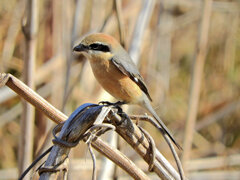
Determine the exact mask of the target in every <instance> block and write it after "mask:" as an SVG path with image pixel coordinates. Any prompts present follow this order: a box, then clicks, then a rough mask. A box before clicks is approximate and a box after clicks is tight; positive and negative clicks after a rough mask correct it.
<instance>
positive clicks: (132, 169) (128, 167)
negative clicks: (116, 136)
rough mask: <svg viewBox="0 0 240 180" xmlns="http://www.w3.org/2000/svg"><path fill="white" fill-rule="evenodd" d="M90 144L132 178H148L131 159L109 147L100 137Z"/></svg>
mask: <svg viewBox="0 0 240 180" xmlns="http://www.w3.org/2000/svg"><path fill="white" fill-rule="evenodd" d="M92 146H93V147H94V148H95V149H96V150H97V151H98V152H100V153H102V154H104V155H105V156H106V157H108V158H109V159H111V160H112V161H113V162H115V163H116V164H117V165H118V166H119V167H121V168H122V169H123V170H125V171H126V172H128V173H129V175H131V176H132V177H133V178H134V179H146V180H148V179H149V178H148V177H147V175H146V174H145V173H144V172H143V171H142V170H141V169H139V168H138V167H137V166H136V165H135V164H134V163H133V162H132V161H131V160H129V159H128V158H127V157H126V156H125V155H124V154H122V153H121V152H120V151H118V150H116V149H114V148H112V147H110V146H109V145H108V144H106V143H105V142H104V141H102V140H101V139H99V138H97V139H96V140H95V141H93V142H92Z"/></svg>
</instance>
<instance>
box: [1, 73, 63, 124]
mask: <svg viewBox="0 0 240 180" xmlns="http://www.w3.org/2000/svg"><path fill="white" fill-rule="evenodd" d="M5 84H6V85H7V86H8V87H9V88H11V89H12V90H13V91H15V92H16V93H17V94H18V95H19V96H21V97H22V98H24V99H25V100H26V101H28V102H29V103H31V104H32V105H33V106H35V107H36V108H37V109H38V110H40V111H41V112H43V113H44V114H45V115H46V116H48V117H49V118H50V119H52V120H53V121H54V122H55V123H57V124H60V123H62V122H64V121H65V120H66V119H67V116H66V115H65V114H63V113H62V112H60V111H59V110H57V109H56V108H55V107H53V106H52V105H51V104H49V103H48V102H47V101H46V100H45V99H43V98H42V97H41V96H39V95H38V94H37V93H36V92H35V91H33V90H32V89H31V88H29V87H28V86H26V85H25V84H24V83H23V82H21V81H20V80H18V79H17V78H15V77H14V76H12V75H11V74H5V73H1V74H0V86H1V85H5Z"/></svg>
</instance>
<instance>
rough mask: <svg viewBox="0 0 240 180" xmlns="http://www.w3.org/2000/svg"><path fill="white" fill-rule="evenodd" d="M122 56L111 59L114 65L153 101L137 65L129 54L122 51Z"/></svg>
mask: <svg viewBox="0 0 240 180" xmlns="http://www.w3.org/2000/svg"><path fill="white" fill-rule="evenodd" d="M119 54H121V55H118V54H117V55H115V56H113V57H112V58H111V61H112V62H113V64H114V65H115V66H116V67H117V68H118V69H119V70H120V71H121V72H122V73H123V74H125V75H127V76H128V77H129V78H130V79H131V80H132V81H134V82H135V83H136V84H137V85H138V86H139V87H140V89H141V90H142V91H143V92H144V93H145V94H146V95H147V97H148V99H149V100H150V101H152V98H151V97H150V95H149V92H148V89H147V87H146V85H145V83H144V81H143V78H142V76H141V75H140V73H139V71H138V69H137V67H136V65H135V64H134V62H133V61H132V59H131V57H130V56H129V55H128V53H127V52H126V51H125V50H124V49H122V51H121V53H119Z"/></svg>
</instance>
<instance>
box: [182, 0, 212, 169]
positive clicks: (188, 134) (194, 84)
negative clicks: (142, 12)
mask: <svg viewBox="0 0 240 180" xmlns="http://www.w3.org/2000/svg"><path fill="white" fill-rule="evenodd" d="M211 10H212V0H205V1H204V6H203V13H202V15H203V16H202V22H201V26H200V30H199V39H198V45H197V52H196V57H195V60H194V69H193V75H192V81H191V89H190V97H189V98H190V99H189V106H188V113H187V121H186V129H185V134H184V144H183V149H184V151H183V155H182V163H183V167H185V165H186V162H187V161H188V160H189V158H190V153H191V147H192V140H193V135H194V130H195V121H196V117H197V110H198V102H199V96H200V88H201V80H202V74H203V68H204V62H205V59H206V53H207V40H208V29H209V25H210V17H211Z"/></svg>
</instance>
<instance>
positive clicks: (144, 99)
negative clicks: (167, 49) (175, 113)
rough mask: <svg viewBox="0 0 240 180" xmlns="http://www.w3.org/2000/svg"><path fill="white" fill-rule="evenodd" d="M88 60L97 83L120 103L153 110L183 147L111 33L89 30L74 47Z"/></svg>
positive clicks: (127, 55)
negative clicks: (163, 119) (162, 118)
mask: <svg viewBox="0 0 240 180" xmlns="http://www.w3.org/2000/svg"><path fill="white" fill-rule="evenodd" d="M73 51H74V52H80V53H82V54H83V55H84V56H85V57H86V58H87V59H88V60H89V62H90V65H91V68H92V71H93V74H94V76H95V78H96V79H97V81H98V82H99V84H100V85H101V86H102V87H103V88H104V89H105V90H106V91H107V92H108V93H109V94H111V95H112V96H113V97H115V98H116V99H117V100H119V101H120V102H122V104H137V105H140V106H141V107H143V108H144V109H146V110H147V111H148V112H150V113H151V114H152V116H153V117H154V119H155V120H156V121H157V123H158V124H159V125H160V127H161V128H162V131H163V133H165V134H167V135H168V136H169V138H170V139H171V140H172V142H173V143H174V144H175V145H176V146H177V147H178V149H182V148H181V146H180V145H179V144H178V143H177V141H176V140H175V139H174V137H173V135H172V134H171V132H170V131H169V130H168V128H167V127H166V125H165V124H164V123H163V121H162V120H161V119H160V118H159V116H158V114H157V113H156V112H155V110H154V109H153V107H152V105H151V101H152V98H151V96H150V94H149V91H148V89H147V86H146V85H145V83H144V80H143V77H142V76H141V75H140V73H139V71H138V68H137V66H136V65H135V64H134V62H133V60H132V59H131V57H130V55H129V54H128V53H127V51H126V50H125V49H124V48H123V47H122V46H121V44H120V43H119V42H118V41H117V40H116V39H115V38H114V37H112V36H110V35H108V34H105V33H92V34H88V35H86V36H85V37H83V39H82V40H81V41H80V43H79V44H78V45H76V46H75V47H74V48H73Z"/></svg>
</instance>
